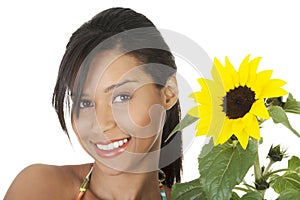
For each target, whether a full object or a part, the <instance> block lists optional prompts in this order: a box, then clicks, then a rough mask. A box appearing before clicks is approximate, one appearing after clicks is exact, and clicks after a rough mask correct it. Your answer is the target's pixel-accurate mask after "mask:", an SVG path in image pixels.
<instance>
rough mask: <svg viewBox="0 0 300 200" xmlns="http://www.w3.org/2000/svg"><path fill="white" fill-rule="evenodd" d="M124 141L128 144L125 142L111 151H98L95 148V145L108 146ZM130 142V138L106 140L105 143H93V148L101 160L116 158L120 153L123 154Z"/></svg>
mask: <svg viewBox="0 0 300 200" xmlns="http://www.w3.org/2000/svg"><path fill="white" fill-rule="evenodd" d="M124 139H127V140H128V142H126V143H125V144H123V145H122V146H120V147H118V148H115V149H113V150H102V149H99V148H98V147H97V145H99V144H100V145H109V144H111V143H114V142H117V141H121V140H124ZM130 142H131V138H130V137H129V138H123V139H117V140H107V141H102V142H97V143H94V148H95V150H96V153H97V155H98V156H100V157H102V158H112V157H115V156H118V155H120V154H121V153H123V152H124V151H125V150H126V148H127V146H128V144H129V143H130Z"/></svg>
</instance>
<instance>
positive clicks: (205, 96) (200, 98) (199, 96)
mask: <svg viewBox="0 0 300 200" xmlns="http://www.w3.org/2000/svg"><path fill="white" fill-rule="evenodd" d="M189 97H191V98H193V99H194V101H195V102H197V103H200V104H206V105H211V98H210V94H209V93H208V92H206V91H204V90H202V91H201V92H194V93H192V94H190V96H189Z"/></svg>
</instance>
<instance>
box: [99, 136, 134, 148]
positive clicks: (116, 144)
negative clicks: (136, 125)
mask: <svg viewBox="0 0 300 200" xmlns="http://www.w3.org/2000/svg"><path fill="white" fill-rule="evenodd" d="M128 141H129V140H128V139H127V138H126V139H121V140H117V141H114V142H111V143H109V144H106V145H105V144H96V146H97V147H98V148H99V149H100V150H104V151H111V150H114V149H117V148H119V147H122V146H123V145H124V144H126V143H127V142H128Z"/></svg>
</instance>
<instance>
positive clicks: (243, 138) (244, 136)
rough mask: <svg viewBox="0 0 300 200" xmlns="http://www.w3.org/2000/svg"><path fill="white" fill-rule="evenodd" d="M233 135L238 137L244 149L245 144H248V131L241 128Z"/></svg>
mask: <svg viewBox="0 0 300 200" xmlns="http://www.w3.org/2000/svg"><path fill="white" fill-rule="evenodd" d="M234 135H235V136H236V137H237V138H238V140H239V142H240V144H241V146H242V148H243V149H246V148H247V145H248V142H249V135H248V133H247V132H246V131H244V130H242V131H240V132H236V133H235V134H234Z"/></svg>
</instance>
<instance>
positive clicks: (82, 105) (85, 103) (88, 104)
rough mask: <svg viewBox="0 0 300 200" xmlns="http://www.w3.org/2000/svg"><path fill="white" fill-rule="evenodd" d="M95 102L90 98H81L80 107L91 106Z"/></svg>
mask: <svg viewBox="0 0 300 200" xmlns="http://www.w3.org/2000/svg"><path fill="white" fill-rule="evenodd" d="M93 106H94V103H93V102H92V101H90V100H81V101H80V102H79V107H80V108H89V107H93Z"/></svg>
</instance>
